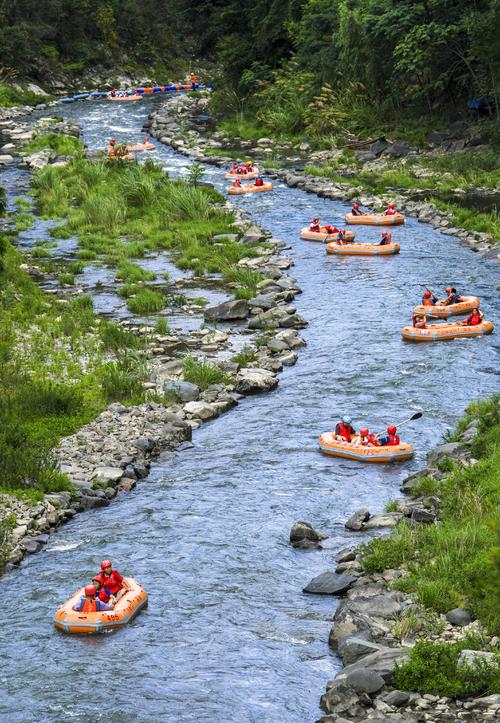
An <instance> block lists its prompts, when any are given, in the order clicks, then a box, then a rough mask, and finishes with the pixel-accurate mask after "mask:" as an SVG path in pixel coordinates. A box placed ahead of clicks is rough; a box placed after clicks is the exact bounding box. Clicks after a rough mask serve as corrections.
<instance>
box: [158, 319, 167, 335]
mask: <svg viewBox="0 0 500 723" xmlns="http://www.w3.org/2000/svg"><path fill="white" fill-rule="evenodd" d="M155 331H156V333H157V334H160V336H165V335H166V334H168V331H169V329H168V321H167V320H166V319H157V320H156V324H155Z"/></svg>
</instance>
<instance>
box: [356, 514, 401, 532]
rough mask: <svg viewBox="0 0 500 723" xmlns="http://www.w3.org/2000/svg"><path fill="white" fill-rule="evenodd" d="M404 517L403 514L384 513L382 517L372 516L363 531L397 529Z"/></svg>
mask: <svg viewBox="0 0 500 723" xmlns="http://www.w3.org/2000/svg"><path fill="white" fill-rule="evenodd" d="M402 517H403V515H402V513H401V512H384V513H383V514H381V515H372V516H371V517H370V519H369V520H367V521H366V522H365V524H364V525H363V530H376V529H378V528H379V527H396V525H397V524H398V522H399V520H400V519H401V518H402Z"/></svg>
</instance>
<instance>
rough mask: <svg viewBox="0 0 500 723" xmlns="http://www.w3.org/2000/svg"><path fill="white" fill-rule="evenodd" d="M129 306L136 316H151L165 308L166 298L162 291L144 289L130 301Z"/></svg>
mask: <svg viewBox="0 0 500 723" xmlns="http://www.w3.org/2000/svg"><path fill="white" fill-rule="evenodd" d="M127 306H128V308H129V309H130V311H132V312H133V313H134V314H151V313H154V312H155V311H161V310H162V309H163V307H164V306H165V296H164V295H163V294H162V293H161V291H154V290H153V289H147V288H142V289H140V290H139V291H138V292H137V293H136V295H135V296H133V297H132V298H130V299H128V301H127Z"/></svg>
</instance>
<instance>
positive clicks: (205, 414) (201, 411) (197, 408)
mask: <svg viewBox="0 0 500 723" xmlns="http://www.w3.org/2000/svg"><path fill="white" fill-rule="evenodd" d="M184 411H185V412H187V413H188V414H192V415H193V417H198V419H211V418H212V417H216V416H217V415H218V414H219V410H218V409H217V407H215V406H214V405H213V404H208V403H207V402H188V403H187V404H185V405H184Z"/></svg>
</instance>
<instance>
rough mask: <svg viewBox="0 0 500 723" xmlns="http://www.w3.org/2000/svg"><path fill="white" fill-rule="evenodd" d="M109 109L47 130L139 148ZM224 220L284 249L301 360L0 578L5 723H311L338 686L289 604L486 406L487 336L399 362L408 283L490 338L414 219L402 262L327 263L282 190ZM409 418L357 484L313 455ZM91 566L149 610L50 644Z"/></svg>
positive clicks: (318, 621)
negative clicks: (77, 125) (329, 690)
mask: <svg viewBox="0 0 500 723" xmlns="http://www.w3.org/2000/svg"><path fill="white" fill-rule="evenodd" d="M151 102H154V100H153V101H151ZM116 105H117V104H114V105H113V106H112V108H110V105H108V104H105V103H99V102H96V103H80V104H77V103H75V104H72V105H71V106H69V107H61V112H62V113H64V114H65V115H68V116H71V117H76V118H77V119H78V120H80V122H81V123H82V124H83V128H84V137H85V140H86V142H87V143H88V144H89V145H90V146H91V147H98V146H102V145H103V144H104V141H105V139H106V138H109V137H110V136H111V135H115V136H116V135H118V136H119V137H120V139H121V138H123V139H126V140H130V141H138V140H141V138H142V135H143V134H142V133H141V125H142V122H143V120H144V118H145V115H146V113H147V111H148V109H149V107H150V101H149V100H146V101H144V102H143V103H140V104H136V105H134V106H133V107H132V108H131V107H130V106H126V107H124V106H122V107H119V108H117V107H116ZM138 106H141V107H140V108H139V107H138ZM111 113H112V115H111ZM110 119H112V120H111V121H110ZM110 122H111V123H112V125H111V126H110V125H108V123H110ZM154 156H155V157H156V158H157V159H158V160H161V162H162V163H164V164H165V166H166V168H167V169H168V170H169V171H170V172H172V173H178V172H181V173H182V172H184V171H185V169H186V168H187V167H188V166H189V160H188V159H186V158H184V157H181V156H179V155H177V154H175V153H174V152H173V151H171V150H170V149H168V148H165V147H161V146H158V150H157V151H154ZM206 179H207V180H212V181H213V182H214V183H215V184H216V185H217V186H218V187H219V188H223V187H224V182H223V181H222V180H221V179H222V172H221V171H220V170H218V169H214V168H210V167H207V174H206ZM238 203H240V204H241V205H242V206H243V207H244V208H245V209H246V210H248V211H249V213H250V214H251V216H252V218H253V219H254V220H255V221H256V222H257V223H259V224H262V225H263V226H264V227H265V228H267V229H270V230H272V232H273V235H274V236H276V237H278V238H283V239H284V240H286V241H287V242H288V243H290V245H291V246H292V250H291V251H290V252H288V253H289V255H290V256H291V258H293V260H294V261H295V264H296V265H295V267H294V268H293V269H291V272H290V273H292V274H293V275H294V276H295V277H296V278H297V280H298V282H299V285H300V286H301V288H302V289H303V294H301V295H299V296H298V297H297V298H296V301H295V304H296V306H297V308H298V312H299V313H300V314H301V315H303V316H304V317H305V318H306V319H307V320H308V321H309V326H308V327H307V329H305V330H304V331H303V332H302V335H303V337H304V338H305V339H306V341H307V343H308V346H307V347H306V348H305V349H303V350H300V354H299V361H298V364H297V365H296V366H295V367H292V368H288V369H286V370H285V371H284V373H283V374H282V375H281V376H280V384H279V387H278V389H277V390H276V391H274V392H272V393H270V394H267V395H263V396H259V397H254V398H248V399H245V400H244V401H242V403H241V404H240V405H239V407H237V408H236V409H235V410H233V411H231V412H229V413H228V414H226V415H224V416H223V417H220V418H219V419H217V420H214V421H213V422H210V423H209V424H207V425H204V426H203V427H202V428H201V429H200V430H197V431H196V432H195V434H194V445H193V446H192V447H188V448H185V449H184V450H183V451H180V452H178V454H177V455H176V457H175V459H174V460H173V461H168V462H165V463H162V464H157V465H156V466H155V467H154V469H153V473H152V474H151V476H150V477H149V478H148V479H147V480H144V481H142V482H140V483H139V485H138V487H137V488H136V489H135V490H134V491H133V492H131V493H129V494H127V495H125V496H123V497H122V498H121V499H119V500H118V501H116V502H114V503H113V504H112V505H111V506H110V507H108V508H105V509H102V510H97V511H94V512H91V513H88V514H81V515H78V516H77V518H76V519H74V520H73V521H72V522H70V523H69V524H68V525H67V526H66V527H64V528H62V529H61V530H60V531H59V532H58V533H57V534H55V535H54V536H53V537H52V538H51V541H50V542H49V545H48V546H47V549H46V551H45V552H44V553H41V554H39V555H35V556H34V557H32V558H29V559H27V560H26V561H25V562H24V563H23V565H22V567H21V570H20V571H16V572H15V573H13V574H10V575H7V576H6V577H5V578H3V580H2V588H3V596H4V599H5V600H6V601H8V605H6V606H4V611H3V615H4V624H3V630H2V643H1V650H2V653H3V665H2V671H1V673H0V678H1V682H2V687H4V689H5V691H6V695H4V696H2V699H1V700H0V718H3V719H4V720H6V721H7V720H8V721H9V722H10V721H23V723H24V722H25V721H37V723H40V722H42V721H68V720H71V721H81V722H82V723H83V722H84V721H88V720H96V721H101V720H102V721H104V720H107V719H108V718H109V715H108V713H107V712H106V713H100V710H101V707H103V706H102V701H104V700H108V701H113V712H114V718H115V719H116V720H120V721H126V722H128V721H130V722H132V721H141V722H143V721H144V722H146V721H169V722H172V723H173V722H177V721H186V722H187V721H192V720H193V719H196V720H200V721H210V722H213V723H215V722H220V721H227V722H228V723H229V722H231V723H234V722H235V721H236V722H238V723H240V722H241V723H247V722H248V723H250V722H252V723H254V722H255V723H256V722H259V723H260V722H261V721H265V722H266V723H267V722H271V723H278V722H280V723H281V722H282V721H286V722H287V723H288V722H290V723H303V722H304V721H313V720H315V718H317V717H319V715H320V712H319V710H318V702H319V697H320V695H321V693H322V692H323V690H324V685H325V683H326V681H327V680H328V679H330V678H331V677H333V675H334V674H335V671H336V670H337V669H338V667H339V661H338V659H337V658H336V656H335V655H334V654H333V653H331V652H330V651H329V649H328V646H327V638H328V632H329V628H330V624H331V619H332V616H333V612H334V609H335V605H336V602H335V600H334V599H333V598H332V599H329V598H328V597H314V596H306V595H303V594H302V592H301V589H302V587H303V586H304V585H305V584H306V583H307V582H308V581H309V580H310V578H311V577H313V576H314V575H317V574H319V573H320V572H322V571H324V570H326V569H334V563H333V561H332V558H333V553H334V552H335V551H337V550H339V549H340V548H342V547H346V546H349V545H351V544H354V543H356V542H357V541H358V540H359V539H360V537H359V536H357V535H356V534H355V533H349V532H348V531H346V530H345V529H344V526H343V523H344V521H345V519H346V517H347V516H348V515H349V514H351V513H352V512H353V511H354V510H355V509H357V508H358V507H360V506H362V505H366V506H367V507H369V508H370V509H371V510H372V511H379V510H381V509H382V508H383V506H384V504H385V503H386V502H387V500H389V499H390V498H391V497H394V496H395V495H397V494H398V489H399V485H400V483H401V481H402V479H403V478H404V477H405V476H406V475H408V473H409V472H411V471H414V470H415V469H417V468H418V467H419V466H421V465H422V463H423V461H424V459H425V454H426V452H427V451H428V450H429V449H430V448H431V447H432V446H434V445H435V444H436V443H438V442H439V440H440V438H441V435H442V434H443V432H444V431H445V430H446V429H448V428H449V427H450V426H451V425H453V424H454V422H455V421H456V419H457V417H458V416H459V415H460V414H461V413H462V411H463V410H464V408H465V406H466V405H467V403H468V402H469V401H471V400H472V399H475V398H477V397H478V396H480V395H485V394H489V393H491V392H493V391H494V390H496V389H498V388H499V383H498V376H497V374H498V357H497V336H496V335H492V336H489V337H484V338H478V339H471V340H460V341H459V340H455V341H452V342H448V343H446V344H429V345H412V344H405V343H403V342H402V340H401V337H400V333H399V331H400V328H401V327H402V326H403V325H405V324H406V323H407V321H408V319H409V315H410V310H411V307H412V304H413V303H414V302H415V301H416V300H417V299H418V298H419V296H420V295H421V291H422V289H421V286H420V284H423V283H426V284H429V285H430V286H431V287H433V288H435V289H441V288H443V287H444V286H446V285H448V284H449V283H451V284H454V285H456V286H457V287H458V288H459V289H460V290H462V291H464V292H466V291H473V292H474V293H477V294H478V295H479V296H481V299H482V308H483V310H484V311H485V314H486V317H487V318H490V319H493V320H494V321H495V320H497V319H498V304H497V292H495V285H496V283H497V281H496V273H497V269H498V267H497V266H495V265H494V264H492V263H490V262H488V261H486V260H485V259H484V258H482V257H480V256H479V255H477V254H474V253H473V252H471V251H470V250H469V249H467V248H466V247H463V246H461V245H460V244H459V243H458V241H457V240H456V239H453V238H451V237H449V236H444V235H442V234H440V233H438V232H437V231H435V230H434V229H432V227H430V226H427V225H423V224H419V223H417V222H416V221H414V220H412V219H409V220H408V222H407V224H406V225H405V226H404V227H403V228H398V229H396V230H395V231H394V233H393V237H394V238H395V239H397V241H399V242H400V243H401V254H400V255H399V256H395V257H388V258H369V259H360V258H336V257H329V256H327V255H326V254H325V252H324V248H323V246H322V245H321V244H315V243H310V242H306V241H301V240H300V239H299V238H298V230H299V229H300V227H301V226H302V225H304V223H305V222H307V221H308V220H309V219H310V218H311V217H312V215H313V214H316V213H317V214H319V215H320V216H321V218H322V219H324V220H328V221H336V222H337V223H339V222H340V221H341V219H342V215H343V213H344V212H345V211H346V209H347V207H346V205H345V204H342V203H339V202H332V201H328V200H325V199H318V198H317V197H316V196H314V195H312V194H305V193H303V192H301V191H299V190H296V189H294V190H291V189H287V188H286V187H285V186H283V185H282V184H279V183H278V184H277V186H276V190H275V191H273V192H272V193H265V194H264V193H263V194H252V195H251V196H249V197H246V198H242V199H238ZM378 233H379V232H377V231H376V230H375V229H369V228H366V229H364V228H360V229H358V231H357V234H358V238H369V239H374V238H376V237H377V235H378ZM416 409H422V410H423V411H424V412H425V417H424V419H423V420H422V421H421V422H419V423H416V424H415V425H414V426H408V427H407V428H406V431H405V433H404V438H405V439H408V441H410V442H412V443H413V444H414V445H415V446H416V448H417V450H418V451H417V454H416V457H415V459H414V460H413V461H412V462H411V463H407V464H404V465H402V466H391V465H376V466H361V465H358V464H356V463H354V462H348V461H343V460H338V459H332V458H326V457H323V456H321V455H320V453H319V452H318V449H317V436H318V434H319V433H320V432H322V431H325V430H328V429H330V428H331V427H332V424H333V423H334V422H335V421H336V419H337V417H338V416H339V415H340V414H342V413H346V412H349V413H351V414H352V415H353V417H354V419H355V423H356V424H359V423H360V422H362V421H363V422H367V423H368V424H369V426H370V427H371V428H373V429H374V430H380V429H382V428H384V426H385V425H386V424H387V423H388V422H389V421H393V420H395V421H398V420H401V419H404V418H406V417H408V416H410V414H411V413H412V412H413V411H414V410H416ZM298 519H303V520H307V521H309V522H311V523H312V524H313V525H315V526H316V527H318V528H320V529H324V530H326V531H327V532H328V533H329V534H330V535H331V537H330V539H329V540H327V541H326V542H325V546H324V549H323V550H322V551H313V552H303V551H294V550H292V549H291V548H290V546H289V544H288V535H289V530H290V527H291V525H292V523H293V522H294V521H295V520H298ZM363 539H365V538H363ZM104 557H110V558H111V559H112V560H113V561H114V562H115V565H116V567H117V568H118V569H119V570H120V571H122V572H123V573H127V574H131V575H133V576H134V577H136V578H137V579H138V580H140V581H141V582H142V583H143V584H144V585H145V587H146V588H147V590H148V591H149V594H150V604H149V608H148V609H147V610H146V611H144V612H143V613H142V614H141V615H140V616H139V617H138V618H137V619H136V620H135V621H134V622H133V623H132V624H131V625H129V627H128V628H127V629H125V630H122V631H119V632H116V633H114V634H110V635H105V636H100V637H90V638H86V639H78V638H75V637H73V638H72V637H68V636H63V635H61V634H59V633H57V632H56V631H55V630H54V629H53V627H52V624H51V616H52V614H53V611H54V610H55V609H56V607H57V605H58V603H59V602H60V601H61V600H64V599H66V598H67V597H68V596H69V594H70V593H72V592H73V590H74V589H75V588H76V587H77V586H78V585H79V584H80V583H81V582H82V581H83V580H86V579H88V578H89V577H90V576H91V573H94V572H95V571H96V570H97V566H98V563H99V561H100V560H101V559H102V558H104ZM99 671H101V672H99Z"/></svg>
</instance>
